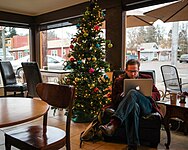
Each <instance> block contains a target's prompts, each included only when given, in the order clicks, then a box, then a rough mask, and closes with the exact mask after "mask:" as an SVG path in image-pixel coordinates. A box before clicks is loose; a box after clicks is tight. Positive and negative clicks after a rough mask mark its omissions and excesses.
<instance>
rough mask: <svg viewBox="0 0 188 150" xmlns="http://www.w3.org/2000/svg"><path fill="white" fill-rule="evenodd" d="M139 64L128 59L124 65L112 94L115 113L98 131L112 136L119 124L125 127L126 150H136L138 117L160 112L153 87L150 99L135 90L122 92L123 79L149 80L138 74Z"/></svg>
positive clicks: (156, 92)
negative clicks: (123, 71)
mask: <svg viewBox="0 0 188 150" xmlns="http://www.w3.org/2000/svg"><path fill="white" fill-rule="evenodd" d="M139 67H140V62H139V61H138V60H134V59H130V60H129V61H127V63H126V69H125V74H123V75H122V76H120V77H119V78H117V79H116V80H115V83H114V86H113V90H112V91H113V92H112V103H113V107H114V108H115V110H116V111H115V113H114V115H113V116H112V118H111V120H110V122H109V123H108V124H106V125H101V126H100V129H101V130H102V132H103V133H104V134H106V135H112V134H113V133H114V132H115V130H116V129H117V127H119V126H120V125H121V124H123V125H124V126H125V129H126V137H127V144H128V150H136V149H137V145H139V144H140V142H139V135H138V128H139V117H141V116H144V115H148V114H150V113H152V112H156V111H157V112H159V113H160V114H161V115H162V113H161V111H160V110H159V108H158V106H157V105H156V103H155V101H157V100H160V94H159V91H158V89H157V88H156V87H155V85H153V89H152V97H146V96H144V95H143V94H141V93H140V92H138V91H137V90H134V89H132V90H130V91H129V92H128V93H127V94H126V95H125V93H124V92H123V80H124V79H136V78H151V76H149V75H145V74H139Z"/></svg>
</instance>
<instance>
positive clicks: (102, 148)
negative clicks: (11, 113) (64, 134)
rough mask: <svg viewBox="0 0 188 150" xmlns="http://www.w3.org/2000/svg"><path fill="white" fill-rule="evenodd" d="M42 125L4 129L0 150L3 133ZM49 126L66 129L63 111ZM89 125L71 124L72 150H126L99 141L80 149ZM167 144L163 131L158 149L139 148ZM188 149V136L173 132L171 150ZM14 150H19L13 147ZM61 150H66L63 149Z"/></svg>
mask: <svg viewBox="0 0 188 150" xmlns="http://www.w3.org/2000/svg"><path fill="white" fill-rule="evenodd" d="M39 123H41V119H37V120H34V121H32V122H28V123H26V124H22V125H18V126H14V127H9V128H3V129H1V131H0V150H5V148H4V135H3V132H4V131H7V130H11V129H13V128H20V127H21V126H27V125H31V124H39ZM49 125H52V126H56V127H59V128H62V129H64V127H65V121H64V116H63V111H58V112H57V113H56V115H55V116H53V115H52V112H51V111H50V114H49ZM87 125H88V124H84V123H73V122H72V124H71V149H72V150H126V148H127V145H126V144H116V143H107V142H104V141H99V142H96V143H93V142H84V143H83V145H82V148H80V147H79V144H80V140H79V137H80V133H81V132H82V131H83V130H84V129H85V128H86V127H87ZM151 134H152V133H151ZM165 142H166V134H165V132H164V131H163V130H161V142H160V144H159V145H158V148H157V149H156V148H149V147H145V146H139V147H138V150H165V146H164V143H165ZM187 149H188V136H185V135H183V134H182V133H180V132H174V131H173V132H172V143H171V145H170V150H187ZM12 150H17V149H16V148H14V147H12ZM61 150H65V148H62V149H61Z"/></svg>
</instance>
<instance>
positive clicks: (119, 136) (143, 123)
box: [104, 70, 161, 147]
mask: <svg viewBox="0 0 188 150" xmlns="http://www.w3.org/2000/svg"><path fill="white" fill-rule="evenodd" d="M123 73H124V71H123V70H115V71H113V78H112V81H114V80H115V79H116V78H117V77H118V76H119V75H121V74H123ZM140 73H144V74H149V75H150V76H151V77H152V78H153V79H154V80H153V81H154V83H155V71H154V70H148V71H140ZM112 92H113V91H112ZM106 111H109V108H107V109H106ZM110 111H112V110H111V109H110ZM106 114H107V113H106ZM139 123H140V133H139V136H140V143H141V144H142V145H147V146H151V147H157V145H158V143H159V142H160V128H161V116H160V114H159V113H152V114H150V115H149V116H144V117H142V118H141V119H140V122H139ZM125 135H126V134H125V128H124V127H123V126H122V127H120V128H118V130H117V131H116V132H115V134H114V135H113V136H111V137H110V136H106V135H104V140H105V141H108V142H122V143H125V142H126V137H125Z"/></svg>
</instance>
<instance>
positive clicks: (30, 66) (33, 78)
mask: <svg viewBox="0 0 188 150" xmlns="http://www.w3.org/2000/svg"><path fill="white" fill-rule="evenodd" d="M21 64H22V67H23V71H24V77H25V79H26V82H27V88H28V93H27V97H38V94H37V92H36V85H37V84H38V83H42V76H41V73H40V69H39V67H38V64H37V62H22V63H21Z"/></svg>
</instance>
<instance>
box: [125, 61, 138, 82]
mask: <svg viewBox="0 0 188 150" xmlns="http://www.w3.org/2000/svg"><path fill="white" fill-rule="evenodd" d="M139 69H140V62H139V61H138V60H136V59H130V60H128V61H127V63H126V68H125V72H126V74H127V76H128V77H129V78H130V79H135V78H137V77H138V75H139Z"/></svg>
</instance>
